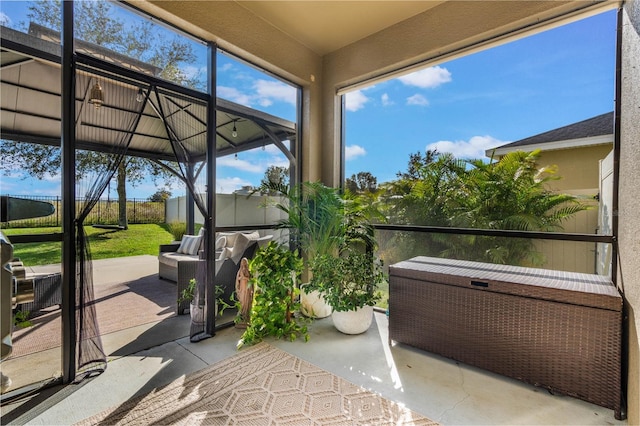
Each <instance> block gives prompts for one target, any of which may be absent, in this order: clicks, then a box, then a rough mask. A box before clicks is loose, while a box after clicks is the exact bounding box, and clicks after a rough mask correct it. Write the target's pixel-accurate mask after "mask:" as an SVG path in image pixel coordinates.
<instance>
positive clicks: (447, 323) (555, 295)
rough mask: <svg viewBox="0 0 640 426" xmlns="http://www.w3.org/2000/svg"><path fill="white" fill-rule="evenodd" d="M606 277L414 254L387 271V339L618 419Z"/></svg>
mask: <svg viewBox="0 0 640 426" xmlns="http://www.w3.org/2000/svg"><path fill="white" fill-rule="evenodd" d="M621 335H622V298H621V296H620V293H619V292H618V290H617V289H616V288H615V287H614V286H613V284H612V283H611V280H610V279H609V278H608V277H603V276H599V275H591V274H579V273H571V272H562V271H551V270H545V269H534V268H522V267H514V266H506V265H493V264H487V263H479V262H469V261H459V260H450V259H439V258H431V257H415V258H413V259H410V260H407V261H403V262H399V263H396V264H394V265H391V266H390V267H389V339H390V340H394V341H396V342H400V343H405V344H407V345H411V346H414V347H417V348H420V349H423V350H426V351H429V352H433V353H436V354H439V355H442V356H445V357H447V358H452V359H455V360H458V361H461V362H464V363H466V364H470V365H474V366H477V367H480V368H483V369H486V370H489V371H492V372H495V373H498V374H502V375H505V376H508V377H512V378H515V379H518V380H521V381H523V382H526V383H530V384H533V385H536V386H541V387H544V388H547V389H549V390H550V391H552V392H557V393H562V394H567V395H570V396H573V397H576V398H580V399H583V400H585V401H588V402H591V403H594V404H597V405H600V406H603V407H607V408H611V409H612V410H614V414H615V418H616V419H620V418H621V416H622V414H621V404H622V395H621V341H622V337H621Z"/></svg>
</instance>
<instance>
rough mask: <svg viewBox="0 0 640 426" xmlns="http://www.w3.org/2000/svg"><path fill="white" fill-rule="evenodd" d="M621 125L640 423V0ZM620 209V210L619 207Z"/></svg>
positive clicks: (628, 295) (633, 404) (633, 387)
mask: <svg viewBox="0 0 640 426" xmlns="http://www.w3.org/2000/svg"><path fill="white" fill-rule="evenodd" d="M622 25H623V29H622V34H623V42H622V55H621V57H622V79H621V84H622V96H621V98H620V102H621V103H620V106H621V113H620V119H621V131H620V136H621V140H620V185H619V197H620V198H619V211H618V220H619V233H618V234H619V245H618V247H619V255H618V264H619V266H620V269H619V271H620V273H619V274H620V280H619V283H620V285H621V288H622V289H623V290H624V294H625V299H626V303H625V306H626V308H627V313H628V316H629V319H628V322H627V324H628V342H629V344H628V354H627V356H628V365H629V374H628V382H627V384H628V396H627V402H628V405H629V407H628V421H629V424H635V425H638V424H640V336H639V335H638V334H639V330H640V213H638V212H640V168H639V167H638V164H640V125H638V123H640V1H638V0H632V1H628V2H627V3H626V4H625V7H624V18H623V23H622ZM614 213H615V212H614Z"/></svg>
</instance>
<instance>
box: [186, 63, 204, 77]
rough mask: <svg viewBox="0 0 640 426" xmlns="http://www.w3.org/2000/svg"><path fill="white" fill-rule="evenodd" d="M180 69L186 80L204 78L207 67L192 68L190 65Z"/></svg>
mask: <svg viewBox="0 0 640 426" xmlns="http://www.w3.org/2000/svg"><path fill="white" fill-rule="evenodd" d="M181 69H182V72H184V74H185V75H186V76H187V77H188V78H194V77H199V76H205V75H206V73H207V67H194V66H191V65H185V66H183V67H182V68H181Z"/></svg>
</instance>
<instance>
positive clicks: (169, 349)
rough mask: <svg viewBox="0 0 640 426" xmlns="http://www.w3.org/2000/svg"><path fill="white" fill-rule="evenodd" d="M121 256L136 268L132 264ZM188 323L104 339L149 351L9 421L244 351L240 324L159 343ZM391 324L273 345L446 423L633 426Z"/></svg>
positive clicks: (323, 325)
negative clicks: (457, 356)
mask: <svg viewBox="0 0 640 426" xmlns="http://www.w3.org/2000/svg"><path fill="white" fill-rule="evenodd" d="M147 258H148V259H139V257H138V259H135V260H134V259H130V260H126V259H125V260H118V261H116V260H115V259H110V260H109V261H97V262H95V265H94V273H95V276H96V277H104V276H106V275H105V274H107V273H112V274H114V275H111V276H110V279H111V280H112V279H113V277H114V276H121V274H122V276H124V275H126V276H127V279H130V278H131V277H130V276H129V275H127V273H130V274H145V273H148V272H149V271H151V270H153V269H154V268H157V264H156V263H155V262H157V261H156V260H155V258H154V257H153V256H148V257H147ZM134 261H135V262H136V264H135V265H134V264H133V262H134ZM141 261H143V263H144V265H145V266H144V267H142V266H140V262H141ZM122 262H125V263H126V262H131V265H130V267H129V268H123V264H122ZM155 271H157V269H155ZM187 323H188V317H187V316H181V317H174V318H169V319H167V320H165V321H162V322H159V323H155V324H151V325H145V326H144V327H145V328H146V330H144V331H143V330H142V329H141V330H131V329H129V330H124V331H122V332H117V333H112V334H110V335H108V336H105V337H104V338H103V339H104V342H105V348H106V349H107V352H109V351H113V348H118V347H119V348H122V347H130V348H134V347H136V346H138V347H141V348H147V349H144V350H141V351H139V352H136V353H132V354H130V355H125V356H119V357H110V362H109V365H108V368H107V370H106V372H105V373H103V374H101V375H100V376H97V377H95V378H93V379H90V380H86V381H84V382H82V383H80V384H78V385H69V386H64V387H57V388H52V389H49V390H47V391H43V392H40V393H38V394H34V395H32V396H31V397H29V398H24V399H23V400H22V401H19V402H16V403H13V404H8V405H5V406H3V407H2V416H3V417H2V422H1V423H2V424H30V425H58V424H60V425H68V424H73V423H75V422H77V421H80V420H82V419H84V418H86V417H89V416H91V415H93V414H95V413H98V412H100V411H102V410H105V409H108V408H110V407H114V406H117V405H119V404H121V403H122V402H124V401H125V400H127V399H128V398H131V397H132V396H134V395H137V394H140V393H146V392H149V391H150V390H152V389H155V388H158V387H160V386H163V385H165V384H167V383H169V382H170V381H172V380H174V379H177V378H180V377H183V376H184V375H186V374H189V373H192V372H195V371H198V370H200V369H202V368H204V367H206V366H208V365H210V364H213V363H215V362H217V361H220V360H222V359H224V358H226V357H229V356H231V355H233V354H234V353H236V343H237V341H238V339H239V338H240V336H241V334H242V330H238V329H235V328H233V327H231V328H226V329H223V330H220V331H219V332H218V333H217V334H216V336H215V337H213V338H211V339H208V340H205V341H202V342H199V343H191V342H190V341H189V339H188V337H180V338H176V339H175V340H172V341H170V342H168V343H164V344H161V345H154V338H158V337H159V336H166V333H170V332H173V333H175V332H176V331H175V330H176V329H179V330H185V329H188V325H187ZM387 325H388V318H387V317H386V315H384V314H382V313H376V314H375V321H374V323H373V324H372V326H371V328H370V329H369V330H368V331H367V332H366V333H364V334H362V335H357V336H347V335H343V334H341V333H340V332H338V331H337V330H335V328H334V327H333V323H332V320H331V318H325V319H322V320H316V321H314V322H313V323H312V325H311V326H310V336H311V339H310V341H309V342H307V343H305V342H303V341H295V342H289V341H282V340H273V339H269V340H267V341H268V342H269V343H270V344H272V345H274V346H277V347H279V348H280V349H282V350H285V351H287V352H289V353H291V354H293V355H295V356H297V357H299V358H302V359H304V360H307V361H309V362H311V363H313V364H315V365H317V366H319V367H321V368H323V369H325V370H327V371H331V372H333V373H334V374H336V375H338V376H341V377H343V378H345V379H347V380H349V381H351V382H353V383H356V384H358V385H360V386H363V387H365V388H367V389H370V390H372V391H374V392H377V393H379V394H381V395H383V396H384V397H386V398H388V399H391V400H393V401H397V402H401V403H403V404H405V405H406V406H407V407H409V408H411V409H412V410H414V411H416V412H418V413H421V414H423V415H425V416H427V417H429V418H430V419H432V420H435V421H438V422H440V423H442V424H445V425H449V424H451V425H453V424H465V425H466V424H483V425H487V424H491V425H495V424H509V425H513V424H527V425H550V424H554V425H559V424H576V425H578V424H579V425H603V424H626V422H625V421H617V420H615V418H614V417H613V411H612V410H609V409H606V408H602V407H599V406H596V405H593V404H589V403H586V402H584V401H581V400H578V399H575V398H571V397H566V396H560V395H551V394H549V393H548V392H547V391H546V390H544V389H540V388H536V387H534V386H531V385H527V384H524V383H521V382H519V381H516V380H512V379H509V378H505V377H502V376H498V375H495V374H492V373H489V372H486V371H483V370H480V369H477V368H474V367H471V366H467V365H464V364H459V363H456V362H455V361H452V360H448V359H445V358H442V357H439V356H437V355H433V354H430V353H427V352H424V351H421V350H417V349H414V348H411V347H409V346H406V345H401V344H391V345H389V343H388V334H387ZM141 327H143V326H141ZM149 330H151V331H149ZM170 330H173V331H170ZM154 336H155V337H154ZM132 339H133V340H132ZM156 342H157V340H156Z"/></svg>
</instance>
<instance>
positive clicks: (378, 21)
mask: <svg viewBox="0 0 640 426" xmlns="http://www.w3.org/2000/svg"><path fill="white" fill-rule="evenodd" d="M443 2H444V0H429V1H326V0H325V1H243V0H239V1H236V3H238V4H239V5H240V6H242V7H244V8H245V9H247V10H249V11H250V12H252V13H253V14H255V15H256V16H259V17H261V18H262V19H263V20H265V21H267V22H268V23H270V24H271V25H273V26H274V27H276V28H278V29H279V30H280V31H282V32H284V33H286V34H287V35H289V36H290V37H292V38H294V39H295V40H297V41H298V42H300V43H301V44H303V45H305V46H307V47H308V48H310V49H311V50H313V51H314V52H316V53H318V54H320V55H324V54H327V53H329V52H333V51H334V50H338V49H340V48H342V47H344V46H347V45H349V44H351V43H353V42H355V41H358V40H360V39H362V38H365V37H367V36H369V35H371V34H374V33H376V32H378V31H380V30H382V29H384V28H387V27H390V26H392V25H394V24H397V23H398V22H401V21H404V20H405V19H408V18H410V17H412V16H414V15H417V14H419V13H422V12H424V11H426V10H429V9H431V8H433V7H435V6H438V5H439V4H441V3H443Z"/></svg>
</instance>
